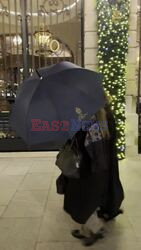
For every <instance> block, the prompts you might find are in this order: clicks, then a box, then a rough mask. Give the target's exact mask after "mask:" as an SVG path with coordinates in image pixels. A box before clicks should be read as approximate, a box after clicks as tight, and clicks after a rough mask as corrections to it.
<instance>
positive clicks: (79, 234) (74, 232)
mask: <svg viewBox="0 0 141 250" xmlns="http://www.w3.org/2000/svg"><path fill="white" fill-rule="evenodd" d="M71 234H72V236H73V237H75V238H77V239H84V238H85V236H84V235H82V234H81V233H80V230H77V229H76V230H72V231H71Z"/></svg>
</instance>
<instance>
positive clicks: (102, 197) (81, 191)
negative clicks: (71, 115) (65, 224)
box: [64, 113, 123, 224]
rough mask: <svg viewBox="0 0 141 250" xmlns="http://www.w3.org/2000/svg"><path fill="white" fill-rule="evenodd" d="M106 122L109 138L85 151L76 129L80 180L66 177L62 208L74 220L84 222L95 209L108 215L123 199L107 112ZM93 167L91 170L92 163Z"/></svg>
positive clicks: (81, 138)
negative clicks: (99, 208) (80, 155)
mask: <svg viewBox="0 0 141 250" xmlns="http://www.w3.org/2000/svg"><path fill="white" fill-rule="evenodd" d="M108 125H109V130H110V134H111V138H110V140H109V141H104V142H96V143H95V145H91V146H90V147H89V150H88V151H86V148H85V147H84V140H85V136H86V132H85V131H79V132H78V133H77V134H76V136H77V139H78V144H79V147H80V150H81V152H82V153H83V156H84V159H83V164H82V166H81V173H80V174H81V178H80V179H77V180H76V179H68V183H67V186H66V191H65V195H64V210H65V211H66V212H67V213H69V214H70V215H71V217H72V219H73V220H75V221H76V222H77V223H80V224H85V223H86V221H87V220H88V218H89V217H90V216H91V215H92V214H93V213H94V211H95V210H96V209H97V208H98V207H101V208H102V213H105V212H106V213H109V217H111V218H112V217H114V216H116V214H118V210H119V208H120V205H121V202H122V200H123V189H122V186H121V183H120V180H119V172H118V160H117V156H116V148H115V146H114V145H115V129H114V128H115V124H114V119H113V116H112V115H110V113H109V115H108ZM91 163H92V164H93V165H94V166H95V167H97V169H96V168H95V169H96V171H94V172H92V171H91V170H92V164H91Z"/></svg>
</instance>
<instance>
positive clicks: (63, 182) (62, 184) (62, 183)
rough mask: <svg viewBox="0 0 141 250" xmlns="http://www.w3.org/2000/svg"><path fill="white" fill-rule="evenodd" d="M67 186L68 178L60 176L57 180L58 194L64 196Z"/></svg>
mask: <svg viewBox="0 0 141 250" xmlns="http://www.w3.org/2000/svg"><path fill="white" fill-rule="evenodd" d="M66 186H67V177H65V176H64V175H63V174H60V175H59V177H58V178H57V180H56V191H57V193H58V194H64V193H65V190H66Z"/></svg>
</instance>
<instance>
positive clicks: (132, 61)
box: [126, 0, 138, 156]
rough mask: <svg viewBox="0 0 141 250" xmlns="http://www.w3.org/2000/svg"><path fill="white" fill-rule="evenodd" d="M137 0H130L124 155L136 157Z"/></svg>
mask: <svg viewBox="0 0 141 250" xmlns="http://www.w3.org/2000/svg"><path fill="white" fill-rule="evenodd" d="M137 2H138V1H137V0H131V7H130V27H129V53H128V63H127V88H126V147H127V150H126V154H127V155H129V156H131V155H136V154H137V152H138V150H137V144H138V142H137V139H138V115H137V114H136V96H137V57H138V44H137V4H138V3H137Z"/></svg>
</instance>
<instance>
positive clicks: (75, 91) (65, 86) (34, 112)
mask: <svg viewBox="0 0 141 250" xmlns="http://www.w3.org/2000/svg"><path fill="white" fill-rule="evenodd" d="M101 82H102V76H101V74H98V73H96V72H93V71H90V70H86V69H84V68H81V67H79V66H77V65H75V64H72V63H70V62H61V63H58V64H56V65H53V66H50V67H48V68H43V69H39V70H38V71H36V73H35V74H34V75H33V76H32V77H30V78H29V79H28V80H26V81H25V82H24V83H23V84H22V85H21V87H20V89H19V93H18V95H17V98H16V101H15V105H14V108H13V111H12V116H11V122H12V126H13V128H14V129H15V130H16V131H17V133H18V135H20V136H21V137H22V138H23V139H24V140H25V142H26V143H27V144H28V145H32V144H39V143H44V142H53V141H61V142H62V143H64V142H65V141H66V139H68V138H70V137H71V136H73V134H74V133H75V132H76V131H77V130H79V129H80V123H79V121H80V119H83V120H88V119H90V116H91V115H93V114H94V113H96V112H97V111H98V110H99V109H100V108H101V107H103V106H104V104H105V100H104V91H103V88H102V84H101Z"/></svg>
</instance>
